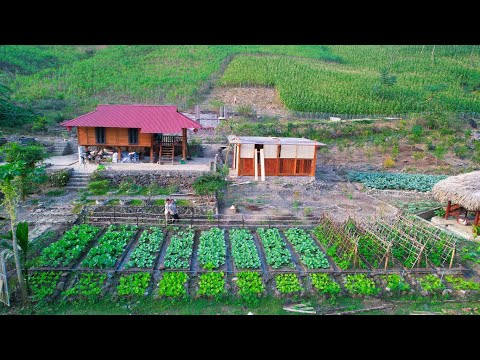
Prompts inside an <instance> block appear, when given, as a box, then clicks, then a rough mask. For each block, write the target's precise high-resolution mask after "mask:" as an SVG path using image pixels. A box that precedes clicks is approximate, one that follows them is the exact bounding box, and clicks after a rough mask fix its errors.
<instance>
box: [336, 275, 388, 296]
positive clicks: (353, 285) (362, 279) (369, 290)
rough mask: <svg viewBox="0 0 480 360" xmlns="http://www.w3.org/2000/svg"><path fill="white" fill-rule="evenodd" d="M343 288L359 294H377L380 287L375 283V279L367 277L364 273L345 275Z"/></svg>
mask: <svg viewBox="0 0 480 360" xmlns="http://www.w3.org/2000/svg"><path fill="white" fill-rule="evenodd" d="M345 289H347V290H348V291H350V293H352V294H359V295H377V294H378V292H379V291H380V289H378V288H377V287H376V285H375V281H373V280H372V279H368V278H367V275H365V274H355V275H347V276H346V278H345Z"/></svg>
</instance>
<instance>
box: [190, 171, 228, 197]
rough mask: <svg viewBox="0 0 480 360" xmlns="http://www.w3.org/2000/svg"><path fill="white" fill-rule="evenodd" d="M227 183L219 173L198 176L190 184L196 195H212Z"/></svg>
mask: <svg viewBox="0 0 480 360" xmlns="http://www.w3.org/2000/svg"><path fill="white" fill-rule="evenodd" d="M226 185H227V181H226V180H225V178H224V177H223V176H222V175H221V174H219V173H211V174H207V175H202V176H199V177H198V178H196V179H195V181H194V182H193V184H192V188H193V190H195V193H196V194H197V195H213V194H214V193H215V192H216V191H218V190H221V189H223V188H224V187H225V186H226Z"/></svg>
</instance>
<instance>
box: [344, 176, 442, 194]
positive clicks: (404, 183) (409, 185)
mask: <svg viewBox="0 0 480 360" xmlns="http://www.w3.org/2000/svg"><path fill="white" fill-rule="evenodd" d="M348 178H349V180H350V181H358V182H361V183H363V184H364V185H365V186H367V187H369V188H373V189H380V190H383V189H394V190H417V191H431V190H432V187H433V185H435V184H436V183H437V182H439V181H440V180H443V179H445V178H446V176H444V175H424V174H403V173H402V174H399V173H376V172H368V173H366V172H350V173H349V174H348Z"/></svg>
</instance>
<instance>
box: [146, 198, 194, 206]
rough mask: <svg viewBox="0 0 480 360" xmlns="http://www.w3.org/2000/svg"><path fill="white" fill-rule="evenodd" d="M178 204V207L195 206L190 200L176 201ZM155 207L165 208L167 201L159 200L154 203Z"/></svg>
mask: <svg viewBox="0 0 480 360" xmlns="http://www.w3.org/2000/svg"><path fill="white" fill-rule="evenodd" d="M175 202H176V203H177V206H193V204H192V202H191V201H190V200H186V199H178V200H175ZM153 205H155V206H164V205H165V199H157V200H155V201H154V202H153Z"/></svg>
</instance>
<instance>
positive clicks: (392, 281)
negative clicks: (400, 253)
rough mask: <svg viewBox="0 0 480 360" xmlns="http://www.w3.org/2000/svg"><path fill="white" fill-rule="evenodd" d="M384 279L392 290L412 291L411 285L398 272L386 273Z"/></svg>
mask: <svg viewBox="0 0 480 360" xmlns="http://www.w3.org/2000/svg"><path fill="white" fill-rule="evenodd" d="M384 279H385V281H386V282H387V288H388V289H390V291H410V285H409V284H408V283H407V282H406V281H405V279H404V278H403V277H401V276H400V275H398V274H389V275H384Z"/></svg>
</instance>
